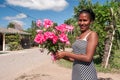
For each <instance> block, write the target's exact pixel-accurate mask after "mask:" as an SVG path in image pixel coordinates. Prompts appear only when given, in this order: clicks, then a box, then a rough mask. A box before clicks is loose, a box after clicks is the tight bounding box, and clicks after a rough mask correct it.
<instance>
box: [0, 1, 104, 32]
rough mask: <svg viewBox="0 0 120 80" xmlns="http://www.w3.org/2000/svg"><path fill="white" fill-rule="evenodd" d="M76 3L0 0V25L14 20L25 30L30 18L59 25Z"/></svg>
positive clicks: (30, 20) (28, 26)
mask: <svg viewBox="0 0 120 80" xmlns="http://www.w3.org/2000/svg"><path fill="white" fill-rule="evenodd" d="M92 1H93V2H96V1H99V2H100V3H104V1H106V0H92ZM78 4H79V0H0V27H5V28H6V27H7V25H8V24H9V23H10V22H16V23H18V24H19V25H21V26H22V28H23V29H24V30H25V29H28V28H30V27H31V22H32V20H33V21H36V20H38V19H40V20H42V21H43V20H44V19H50V20H52V21H53V22H55V23H58V25H60V24H62V23H64V21H65V20H67V19H69V18H71V17H72V16H73V15H74V7H76V6H78Z"/></svg>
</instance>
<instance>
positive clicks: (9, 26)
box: [7, 23, 15, 28]
mask: <svg viewBox="0 0 120 80" xmlns="http://www.w3.org/2000/svg"><path fill="white" fill-rule="evenodd" d="M7 28H15V25H14V24H13V23H9V24H8V26H7Z"/></svg>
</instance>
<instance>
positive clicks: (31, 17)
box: [0, 1, 37, 20]
mask: <svg viewBox="0 0 120 80" xmlns="http://www.w3.org/2000/svg"><path fill="white" fill-rule="evenodd" d="M0 3H1V4H3V3H2V2H1V1H0ZM4 5H5V6H6V7H8V8H10V9H12V10H14V11H16V12H18V13H24V12H22V11H20V10H18V9H16V8H13V7H11V6H9V5H6V4H4ZM24 14H26V13H24ZM26 15H27V16H28V17H30V18H32V19H34V20H37V19H36V18H35V17H33V16H31V15H28V14H26Z"/></svg>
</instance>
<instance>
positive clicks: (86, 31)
mask: <svg viewBox="0 0 120 80" xmlns="http://www.w3.org/2000/svg"><path fill="white" fill-rule="evenodd" d="M90 31H91V30H90V29H88V30H85V31H81V33H88V32H90Z"/></svg>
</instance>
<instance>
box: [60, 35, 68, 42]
mask: <svg viewBox="0 0 120 80" xmlns="http://www.w3.org/2000/svg"><path fill="white" fill-rule="evenodd" d="M59 37H60V41H61V42H65V43H66V42H67V41H68V37H67V35H66V34H64V33H62V34H60V35H59Z"/></svg>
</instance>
